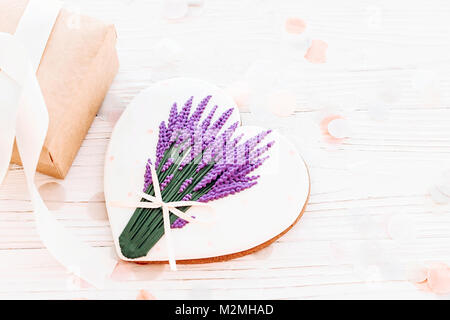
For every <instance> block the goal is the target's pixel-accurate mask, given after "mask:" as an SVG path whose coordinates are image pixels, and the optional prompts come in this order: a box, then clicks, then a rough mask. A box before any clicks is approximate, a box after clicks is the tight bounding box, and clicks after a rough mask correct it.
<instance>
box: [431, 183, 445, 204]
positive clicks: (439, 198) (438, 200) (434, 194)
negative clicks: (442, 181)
mask: <svg viewBox="0 0 450 320" xmlns="http://www.w3.org/2000/svg"><path fill="white" fill-rule="evenodd" d="M428 193H429V195H430V197H431V200H433V202H434V203H435V204H438V205H442V204H447V203H449V202H450V197H448V196H447V195H446V194H444V193H442V192H441V190H439V189H438V188H437V187H436V186H432V187H431V188H430V189H429V190H428Z"/></svg>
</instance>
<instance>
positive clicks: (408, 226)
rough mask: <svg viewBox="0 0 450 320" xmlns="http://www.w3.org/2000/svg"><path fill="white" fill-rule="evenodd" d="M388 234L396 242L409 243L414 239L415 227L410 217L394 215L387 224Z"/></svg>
mask: <svg viewBox="0 0 450 320" xmlns="http://www.w3.org/2000/svg"><path fill="white" fill-rule="evenodd" d="M387 228H388V234H389V236H390V237H391V239H393V240H396V241H409V240H412V239H414V238H415V226H414V223H413V220H412V217H411V216H408V215H406V214H395V215H393V216H392V217H391V218H390V219H389V222H388V226H387Z"/></svg>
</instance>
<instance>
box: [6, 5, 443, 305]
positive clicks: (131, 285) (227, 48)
mask: <svg viewBox="0 0 450 320" xmlns="http://www.w3.org/2000/svg"><path fill="white" fill-rule="evenodd" d="M67 3H68V5H69V7H71V8H72V9H73V10H75V11H80V12H81V13H86V14H89V15H92V16H95V17H98V18H100V19H103V20H105V21H111V22H113V23H115V25H116V28H117V32H118V44H117V48H118V52H119V58H120V62H121V68H120V72H119V74H118V76H117V78H116V80H115V82H114V83H113V86H112V88H111V95H112V97H113V98H114V97H115V100H112V101H115V103H114V104H113V106H114V107H115V108H117V109H123V108H124V107H125V106H126V105H127V104H128V103H129V102H130V101H131V99H132V98H133V97H134V96H135V95H136V94H137V93H138V92H139V91H140V90H142V89H144V88H146V87H147V86H148V85H150V84H151V83H153V82H155V81H158V80H160V79H165V78H170V77H176V76H189V77H196V78H202V79H205V80H207V81H210V82H212V83H215V84H217V85H219V86H221V87H227V86H229V85H231V84H232V83H233V82H235V81H237V80H239V79H241V78H242V77H243V74H244V73H245V72H246V70H247V69H248V68H249V66H250V65H251V63H252V62H253V61H255V60H258V59H262V58H263V59H264V58H274V57H275V59H276V57H277V55H276V50H275V48H279V46H281V45H283V36H282V30H283V22H284V19H285V18H286V17H288V16H298V17H300V18H303V19H304V20H305V21H306V22H307V23H308V30H309V32H310V34H311V36H312V37H313V38H314V39H323V40H325V41H326V42H327V43H328V44H329V50H328V62H327V63H326V64H323V65H311V66H310V67H307V68H301V67H299V66H298V64H297V62H298V61H297V62H296V60H295V59H293V60H292V61H283V63H282V65H284V64H286V65H285V66H284V67H282V68H284V69H282V70H280V74H283V77H284V80H285V82H286V87H287V88H289V89H290V90H292V91H293V92H295V95H296V98H297V107H296V109H297V111H296V113H295V115H294V116H292V117H290V118H287V119H286V118H283V119H278V120H277V121H274V122H273V125H274V126H275V127H278V128H280V129H281V130H284V131H285V132H286V134H288V135H290V136H291V137H292V138H293V139H294V141H295V142H296V144H297V146H298V148H299V150H300V152H301V153H302V155H303V156H304V158H305V159H306V161H307V162H308V165H309V168H310V173H311V180H312V189H311V197H310V202H309V205H308V207H307V209H306V212H305V214H304V216H303V218H302V219H301V220H300V222H299V223H298V225H296V226H295V227H294V228H293V229H292V230H291V231H290V232H288V233H287V234H286V236H284V237H282V238H281V239H280V240H278V241H277V242H276V243H274V244H273V245H272V246H270V247H268V248H266V249H264V250H262V251H261V252H258V253H256V254H253V255H249V256H245V257H242V258H239V259H236V260H232V261H228V262H223V263H213V264H200V265H180V266H179V271H178V272H170V270H169V268H168V266H166V265H147V266H145V265H134V264H130V265H126V266H125V267H124V268H125V269H128V271H129V272H128V273H125V274H124V275H122V276H121V277H116V279H115V281H113V283H112V284H111V285H110V286H108V287H107V288H106V289H104V290H95V289H93V288H91V287H87V286H84V285H79V284H77V283H76V281H75V283H74V278H73V277H72V276H71V275H70V274H69V273H68V272H66V271H65V270H64V268H62V267H61V266H60V265H59V264H58V263H57V262H56V261H55V260H54V259H53V258H52V257H51V256H50V255H49V253H48V252H47V250H46V249H45V247H44V246H43V245H42V243H41V242H40V240H39V238H38V236H37V233H36V230H35V224H34V219H33V215H32V214H31V211H30V210H31V205H30V201H29V197H28V195H27V191H26V185H25V179H24V175H23V171H22V170H21V168H20V167H16V166H11V170H10V172H9V173H8V176H7V179H6V181H5V184H4V185H3V186H1V187H0V298H31V299H38V298H52V299H66V298H69V299H70V298H87V299H91V298H104V299H110V298H116V299H134V298H135V297H136V295H137V294H138V291H139V290H140V289H146V290H148V291H149V292H150V293H151V294H153V295H154V296H155V297H156V298H158V299H185V298H224V299H227V298H268V299H292V298H294V299H314V298H344V299H346V298H425V299H436V298H437V299H440V298H448V296H437V295H434V294H431V293H425V292H422V291H420V290H418V289H417V288H416V287H415V286H414V285H412V284H411V283H410V282H408V281H407V280H406V277H405V272H404V271H405V269H408V268H409V267H410V266H411V265H412V264H421V263H426V262H429V261H442V262H446V263H450V208H449V204H448V202H447V203H445V202H446V201H448V200H449V199H448V198H445V197H443V198H442V197H441V198H442V199H441V200H439V199H437V200H439V201H438V202H444V203H442V204H438V203H437V202H436V199H435V200H433V198H432V197H431V196H430V188H431V190H433V188H434V187H433V186H435V184H436V183H437V181H438V178H439V177H442V175H443V172H444V171H445V170H448V169H450V103H449V102H450V90H449V89H450V58H449V56H448V53H449V52H450V41H449V40H450V20H449V17H450V3H449V2H448V1H445V0H442V1H440V0H432V1H426V2H424V1H388V0H386V1H361V0H358V1H356V0H354V1H350V0H345V1H332V0H315V1H295V0H292V1H263V0H261V1H257V0H254V1H253V0H252V1H250V0H247V1H245V0H228V1H219V0H207V1H206V5H205V7H204V8H203V10H199V9H198V8H197V9H196V10H195V11H193V12H191V13H190V15H189V16H188V17H187V18H186V19H184V20H182V21H179V22H170V21H167V20H166V19H164V18H163V17H162V14H161V3H162V2H161V1H144V0H115V1H110V0H108V1H106V0H81V1H80V0H73V1H67ZM164 38H167V39H171V41H174V42H175V43H177V44H178V45H179V46H180V48H181V49H182V54H181V56H180V61H178V62H177V63H174V64H172V65H169V66H167V65H166V66H161V65H159V61H158V55H157V54H155V45H156V44H158V43H159V42H160V41H161V40H162V39H164ZM301 56H302V54H301V53H300V52H299V58H298V59H300V60H301ZM285 74H286V75H285ZM110 101H111V100H110ZM110 106H111V104H110ZM377 107H381V108H383V107H385V108H387V109H389V113H387V114H386V117H387V118H386V119H385V120H382V121H379V120H378V121H377V120H375V119H373V117H371V116H370V112H368V110H374V109H373V108H377ZM330 112H334V113H337V114H339V115H342V116H343V117H345V118H346V119H347V121H348V126H349V129H350V130H351V133H350V136H349V138H347V139H345V140H344V141H342V142H340V143H330V142H328V141H327V140H326V139H325V137H324V136H323V135H322V134H321V133H320V130H319V129H318V127H319V126H318V124H319V123H320V121H321V119H323V118H324V117H325V116H326V115H327V114H330ZM110 116H111V113H108V112H107V110H106V111H105V110H103V111H102V113H101V114H100V116H98V117H97V119H96V120H95V121H94V124H93V126H92V128H91V130H90V131H89V134H88V136H87V138H86V140H85V141H84V143H83V146H82V147H81V150H80V152H79V154H78V157H77V158H76V160H75V163H74V165H73V167H72V169H71V171H70V173H69V175H68V177H67V178H66V179H65V180H64V181H58V180H55V179H52V178H49V177H46V176H44V175H39V174H38V175H37V177H36V181H37V183H38V184H39V185H42V184H45V183H53V184H51V185H47V187H44V188H47V191H49V190H51V191H53V192H51V193H43V196H44V198H45V199H46V200H47V203H48V205H49V206H50V208H52V209H54V210H55V211H54V212H55V215H57V217H58V219H59V220H60V221H61V223H63V224H64V225H66V226H68V227H69V229H70V230H71V231H72V232H73V233H75V234H76V235H77V236H79V237H81V239H83V240H84V241H86V242H87V243H89V244H90V245H92V246H96V247H102V248H104V250H111V251H112V246H113V242H112V237H111V233H110V228H109V224H108V220H107V217H106V213H105V207H104V198H103V196H102V191H103V161H104V154H105V150H106V147H107V144H108V141H109V138H110V134H111V130H112V123H111V121H108V120H110V119H111V117H110ZM242 118H243V120H244V123H255V122H257V119H255V117H254V116H252V114H251V113H248V112H247V113H243V115H242ZM49 186H50V187H53V188H49ZM440 186H441V185H440ZM447 186H448V185H447ZM447 190H448V189H447ZM441 196H442V194H441ZM435 198H436V196H435Z"/></svg>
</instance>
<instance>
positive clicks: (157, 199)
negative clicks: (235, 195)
mask: <svg viewBox="0 0 450 320" xmlns="http://www.w3.org/2000/svg"><path fill="white" fill-rule="evenodd" d="M150 172H151V174H152V183H153V188H154V189H155V195H154V196H152V195H149V194H146V193H143V192H140V193H139V196H140V197H141V198H144V199H145V200H147V201H150V202H135V203H127V204H125V203H122V202H111V205H113V206H116V207H125V208H149V209H156V208H162V213H163V219H164V234H165V236H166V239H167V251H168V257H169V264H170V269H171V270H173V271H176V270H177V266H176V260H175V254H174V249H173V245H172V236H171V228H170V217H169V211H170V212H172V213H173V214H174V215H176V216H177V217H179V218H181V219H184V220H186V221H188V222H196V223H205V222H202V221H199V220H196V219H193V218H192V217H191V216H189V215H188V214H186V213H184V212H183V211H181V210H179V209H177V207H193V206H197V207H209V208H211V206H210V205H209V204H207V203H204V202H197V201H174V202H164V201H163V199H162V196H161V188H160V185H159V180H158V174H157V173H156V170H155V168H154V167H153V166H150Z"/></svg>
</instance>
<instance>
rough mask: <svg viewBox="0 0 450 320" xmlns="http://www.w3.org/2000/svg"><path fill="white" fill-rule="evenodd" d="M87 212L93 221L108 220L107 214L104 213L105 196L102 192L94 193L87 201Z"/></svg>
mask: <svg viewBox="0 0 450 320" xmlns="http://www.w3.org/2000/svg"><path fill="white" fill-rule="evenodd" d="M87 211H88V214H89V216H90V217H91V218H92V219H94V220H100V221H106V220H108V212H107V211H106V205H105V195H104V194H103V192H99V193H96V194H95V195H94V196H93V197H92V198H91V199H89V202H88V206H87Z"/></svg>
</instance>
